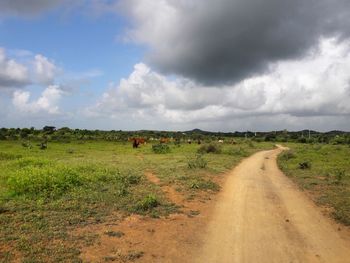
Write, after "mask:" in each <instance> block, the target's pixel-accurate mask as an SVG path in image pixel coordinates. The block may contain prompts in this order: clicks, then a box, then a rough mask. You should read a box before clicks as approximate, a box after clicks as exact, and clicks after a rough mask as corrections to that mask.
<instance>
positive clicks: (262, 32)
mask: <svg viewBox="0 0 350 263" xmlns="http://www.w3.org/2000/svg"><path fill="white" fill-rule="evenodd" d="M117 8H118V9H119V10H122V12H123V13H124V14H125V13H126V14H127V15H128V16H129V17H130V18H131V19H132V21H133V26H132V27H131V28H129V31H128V33H127V35H126V38H127V40H131V41H135V42H137V43H143V44H146V45H147V46H148V47H149V52H148V54H147V59H148V62H149V63H150V65H151V66H155V67H156V69H157V70H158V71H160V72H162V73H166V74H178V75H181V76H184V77H186V78H191V79H194V80H196V81H198V82H200V83H202V84H205V85H216V86H217V85H224V84H228V83H237V82H239V81H241V80H243V79H245V78H248V77H252V76H255V75H257V74H262V73H267V72H269V70H270V69H271V63H274V62H278V61H281V60H287V59H296V58H300V57H302V56H304V55H305V53H306V52H308V51H309V50H310V48H312V47H314V46H316V45H317V44H318V41H319V39H320V37H335V36H337V37H339V39H341V38H344V37H345V38H347V37H348V36H349V28H350V2H349V1H346V0H332V1H330V0H307V1H305V0H293V1H290V0H263V1H262V0H236V1H231V0H217V1H203V0H191V1H187V0H186V1H179V0H176V1H175V0H154V1H148V0H125V1H122V3H121V4H120V5H118V6H117Z"/></svg>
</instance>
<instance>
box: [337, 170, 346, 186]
mask: <svg viewBox="0 0 350 263" xmlns="http://www.w3.org/2000/svg"><path fill="white" fill-rule="evenodd" d="M344 178H345V170H339V169H338V170H336V171H335V180H336V183H337V184H341V183H342V181H343V179H344Z"/></svg>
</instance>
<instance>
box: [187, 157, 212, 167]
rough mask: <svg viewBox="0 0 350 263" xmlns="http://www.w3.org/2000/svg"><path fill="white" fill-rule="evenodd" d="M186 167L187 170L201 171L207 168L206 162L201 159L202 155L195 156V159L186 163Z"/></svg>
mask: <svg viewBox="0 0 350 263" xmlns="http://www.w3.org/2000/svg"><path fill="white" fill-rule="evenodd" d="M187 165H188V168H189V169H197V168H200V169H203V168H206V167H207V165H208V162H207V161H206V160H205V159H204V158H203V155H202V154H197V155H196V157H195V158H192V159H189V160H188V161H187Z"/></svg>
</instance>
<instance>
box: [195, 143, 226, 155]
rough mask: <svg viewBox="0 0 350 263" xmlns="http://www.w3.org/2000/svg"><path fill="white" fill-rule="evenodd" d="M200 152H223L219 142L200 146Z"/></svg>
mask: <svg viewBox="0 0 350 263" xmlns="http://www.w3.org/2000/svg"><path fill="white" fill-rule="evenodd" d="M197 152H198V153H221V147H220V146H219V145H217V144H213V143H210V144H205V145H202V146H201V147H199V149H198V151H197Z"/></svg>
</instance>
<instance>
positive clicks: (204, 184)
mask: <svg viewBox="0 0 350 263" xmlns="http://www.w3.org/2000/svg"><path fill="white" fill-rule="evenodd" d="M189 187H190V188H191V189H201V190H212V191H219V189H220V187H219V185H218V184H216V183H214V182H212V181H209V180H208V181H205V180H201V179H194V180H191V181H190V182H189Z"/></svg>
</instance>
